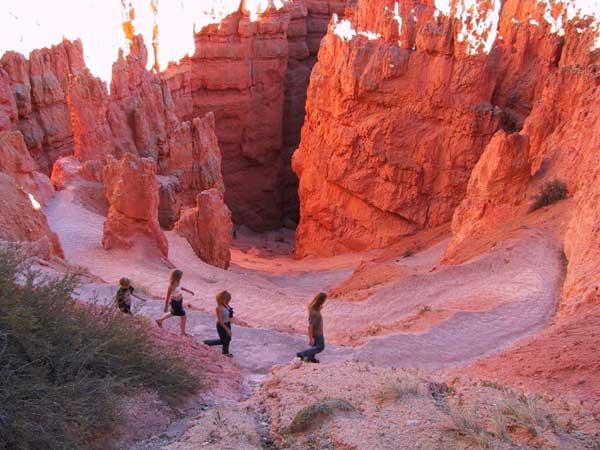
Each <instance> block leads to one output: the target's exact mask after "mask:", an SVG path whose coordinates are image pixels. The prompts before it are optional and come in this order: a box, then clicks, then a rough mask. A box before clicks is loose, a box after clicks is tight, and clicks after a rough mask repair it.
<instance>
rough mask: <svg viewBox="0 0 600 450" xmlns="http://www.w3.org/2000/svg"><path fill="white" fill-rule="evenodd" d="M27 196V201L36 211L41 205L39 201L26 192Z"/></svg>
mask: <svg viewBox="0 0 600 450" xmlns="http://www.w3.org/2000/svg"><path fill="white" fill-rule="evenodd" d="M27 196H28V197H29V201H30V202H31V206H32V208H33V209H35V210H36V211H37V210H38V209H40V208H41V207H42V205H40V202H38V201H37V200H36V199H35V197H34V196H33V195H31V194H27Z"/></svg>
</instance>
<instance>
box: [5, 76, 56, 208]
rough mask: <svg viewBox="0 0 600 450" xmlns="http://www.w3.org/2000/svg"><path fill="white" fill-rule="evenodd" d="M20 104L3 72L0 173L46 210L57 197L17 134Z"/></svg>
mask: <svg viewBox="0 0 600 450" xmlns="http://www.w3.org/2000/svg"><path fill="white" fill-rule="evenodd" d="M17 119H18V112H17V103H16V101H15V98H14V96H13V92H12V89H11V87H10V79H9V76H8V74H7V72H6V71H4V70H3V69H2V68H0V171H1V172H4V173H6V174H8V175H10V176H12V177H13V179H14V180H15V182H16V183H17V185H18V186H20V187H21V188H23V189H24V190H25V191H26V192H27V193H30V194H32V195H33V196H34V197H35V198H36V200H37V201H39V202H40V203H41V204H42V205H43V206H45V205H47V204H48V202H49V201H50V200H51V199H52V197H53V196H54V189H53V188H52V184H51V183H50V180H49V179H48V177H46V176H45V175H43V174H41V173H40V172H38V171H37V170H38V165H37V164H36V162H35V161H34V160H33V158H31V155H30V154H29V151H28V150H27V147H26V146H25V141H24V139H23V135H22V134H21V132H20V131H18V130H17Z"/></svg>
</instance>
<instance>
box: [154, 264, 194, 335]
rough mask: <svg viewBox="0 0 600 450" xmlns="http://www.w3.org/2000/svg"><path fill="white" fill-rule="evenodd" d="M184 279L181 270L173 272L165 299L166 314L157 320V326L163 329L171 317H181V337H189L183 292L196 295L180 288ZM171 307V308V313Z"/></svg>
mask: <svg viewBox="0 0 600 450" xmlns="http://www.w3.org/2000/svg"><path fill="white" fill-rule="evenodd" d="M182 277H183V272H182V271H181V270H179V269H175V270H174V271H173V272H171V278H170V280H169V289H167V296H166V297H165V314H164V315H163V316H162V317H161V318H160V319H156V324H157V325H158V326H159V327H162V323H163V322H164V321H165V320H167V319H168V318H169V317H173V316H175V317H179V319H180V321H179V329H180V331H181V335H182V336H189V335H188V334H187V333H186V332H185V323H186V316H185V310H184V309H183V293H182V291H185V292H187V293H189V294H192V295H194V293H193V292H192V291H190V290H189V289H186V288H184V287H182V286H180V284H181V278H182ZM169 305H170V306H171V310H170V311H169Z"/></svg>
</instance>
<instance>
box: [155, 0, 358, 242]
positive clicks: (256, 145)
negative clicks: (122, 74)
mask: <svg viewBox="0 0 600 450" xmlns="http://www.w3.org/2000/svg"><path fill="white" fill-rule="evenodd" d="M345 4H346V1H345V0H342V1H339V0H338V1H334V0H313V1H310V0H295V1H294V2H290V3H288V4H286V6H285V7H284V8H282V9H281V10H277V11H273V10H271V11H270V12H267V13H266V14H264V15H261V16H259V18H258V21H257V22H251V21H250V20H249V18H248V16H245V15H243V14H242V13H241V12H238V13H235V14H232V15H231V16H229V17H228V18H227V19H226V20H225V21H224V22H223V23H222V24H221V26H217V25H214V26H212V25H211V26H208V27H205V28H204V29H202V30H201V31H200V32H198V33H197V34H196V35H195V42H196V52H195V53H194V55H193V56H192V57H191V58H186V59H185V60H183V61H181V62H180V63H179V64H177V65H170V66H169V67H168V68H167V70H166V71H165V72H164V73H163V74H162V78H163V79H164V80H166V81H167V83H168V86H169V89H170V91H171V97H172V99H173V103H174V104H175V110H176V112H177V114H178V116H179V119H180V120H189V119H190V118H191V117H192V116H193V115H202V114H204V113H206V112H208V111H213V112H214V113H215V118H216V127H217V128H216V131H217V136H218V138H219V146H220V147H221V150H222V152H223V174H224V179H225V186H226V188H227V189H226V191H225V200H226V202H227V205H228V206H229V207H230V208H231V210H232V213H233V217H234V221H235V222H236V223H242V224H246V225H249V226H250V227H252V228H254V229H256V230H266V229H269V228H275V227H278V226H280V225H281V224H282V222H283V219H285V218H291V219H292V220H297V219H298V200H297V180H296V177H295V175H294V174H293V173H292V171H291V162H290V159H291V154H292V153H293V151H294V150H295V149H296V147H297V145H298V143H299V137H300V129H301V127H302V123H303V120H304V104H305V100H306V88H307V86H308V79H309V75H310V71H311V69H312V66H313V65H314V63H315V61H316V53H317V51H318V48H319V44H320V41H321V38H322V37H323V36H324V34H325V33H326V31H327V23H328V22H329V19H330V17H331V14H333V13H338V14H342V13H343V12H344V8H345Z"/></svg>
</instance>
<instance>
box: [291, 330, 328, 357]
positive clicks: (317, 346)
mask: <svg viewBox="0 0 600 450" xmlns="http://www.w3.org/2000/svg"><path fill="white" fill-rule="evenodd" d="M324 349H325V339H324V338H323V336H315V337H314V342H313V346H312V347H309V348H307V349H306V350H304V351H303V352H300V353H297V354H296V356H298V357H300V358H301V359H305V360H308V361H311V360H314V359H315V355H316V354H317V353H321V352H322V351H323V350H324Z"/></svg>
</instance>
